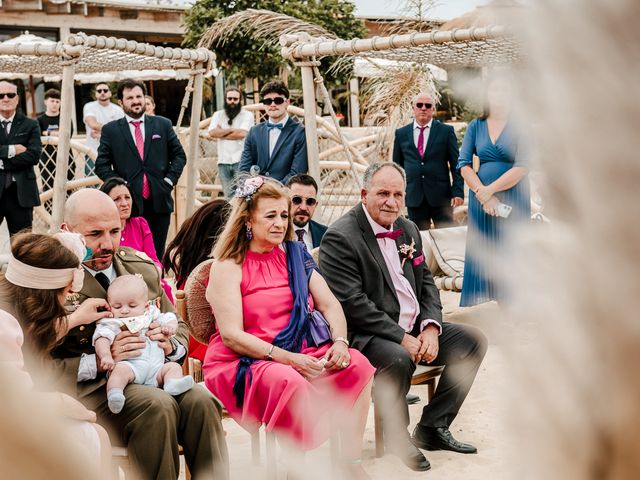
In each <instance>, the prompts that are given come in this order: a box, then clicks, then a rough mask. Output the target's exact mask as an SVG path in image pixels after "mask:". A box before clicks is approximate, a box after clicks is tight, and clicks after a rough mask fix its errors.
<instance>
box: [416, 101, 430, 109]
mask: <svg viewBox="0 0 640 480" xmlns="http://www.w3.org/2000/svg"><path fill="white" fill-rule="evenodd" d="M416 107H417V108H423V107H424V108H426V109H427V110H429V109H430V108H431V107H433V103H422V102H417V103H416Z"/></svg>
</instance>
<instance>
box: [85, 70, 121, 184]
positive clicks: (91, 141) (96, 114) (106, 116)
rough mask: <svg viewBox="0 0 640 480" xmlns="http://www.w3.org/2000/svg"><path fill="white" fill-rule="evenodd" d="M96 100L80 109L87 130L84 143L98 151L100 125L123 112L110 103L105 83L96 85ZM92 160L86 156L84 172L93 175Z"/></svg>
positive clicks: (107, 87)
mask: <svg viewBox="0 0 640 480" xmlns="http://www.w3.org/2000/svg"><path fill="white" fill-rule="evenodd" d="M95 95H96V100H95V101H94V102H89V103H87V104H85V106H84V108H83V109H82V118H83V119H84V128H85V129H86V131H87V139H86V140H85V142H84V144H85V145H86V146H87V147H89V148H91V149H92V150H94V151H96V152H97V151H98V146H99V145H100V135H101V134H102V127H103V126H104V125H106V124H107V123H109V122H111V121H113V120H118V119H119V118H122V117H124V112H123V111H122V108H120V107H119V106H118V105H116V104H115V103H111V90H110V89H109V85H107V84H106V83H98V84H97V85H96V94H95ZM93 168H94V162H93V160H90V159H89V158H87V164H86V167H85V173H86V174H87V175H93Z"/></svg>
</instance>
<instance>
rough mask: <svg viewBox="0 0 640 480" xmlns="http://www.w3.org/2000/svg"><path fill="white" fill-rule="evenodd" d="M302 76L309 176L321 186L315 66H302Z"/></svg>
mask: <svg viewBox="0 0 640 480" xmlns="http://www.w3.org/2000/svg"><path fill="white" fill-rule="evenodd" d="M300 72H301V74H302V97H303V101H304V134H305V137H306V138H307V159H308V161H309V175H311V176H312V177H313V178H314V179H315V180H316V182H318V185H320V160H319V158H318V133H317V131H318V126H317V124H316V84H315V82H314V81H313V66H312V65H311V62H310V64H309V65H308V66H305V65H300Z"/></svg>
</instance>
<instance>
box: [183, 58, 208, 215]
mask: <svg viewBox="0 0 640 480" xmlns="http://www.w3.org/2000/svg"><path fill="white" fill-rule="evenodd" d="M197 68H198V70H199V73H196V74H195V76H194V79H193V96H192V97H191V98H192V99H191V123H190V125H189V152H188V155H187V172H188V174H187V204H186V205H185V218H188V217H189V216H190V215H191V214H192V213H193V210H194V206H195V203H196V184H197V181H198V179H199V177H200V173H199V172H200V169H199V161H198V158H199V157H200V136H199V134H200V112H201V111H202V87H203V85H204V76H203V74H202V70H203V69H204V66H203V65H202V64H199V65H198V67H197Z"/></svg>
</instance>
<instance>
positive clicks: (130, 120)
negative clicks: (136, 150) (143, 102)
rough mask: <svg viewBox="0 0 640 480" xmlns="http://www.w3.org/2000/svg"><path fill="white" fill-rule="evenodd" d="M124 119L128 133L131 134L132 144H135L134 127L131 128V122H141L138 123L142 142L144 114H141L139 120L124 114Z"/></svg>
mask: <svg viewBox="0 0 640 480" xmlns="http://www.w3.org/2000/svg"><path fill="white" fill-rule="evenodd" d="M124 119H125V120H126V121H127V125H129V131H130V132H131V138H133V143H134V145H135V143H136V134H135V131H136V127H134V126H133V124H132V123H131V122H142V123H140V131H141V132H142V141H143V142H144V139H145V134H144V121H145V114H144V113H143V114H142V116H141V117H140V118H132V117H130V116H129V115H127V114H125V116H124Z"/></svg>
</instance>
